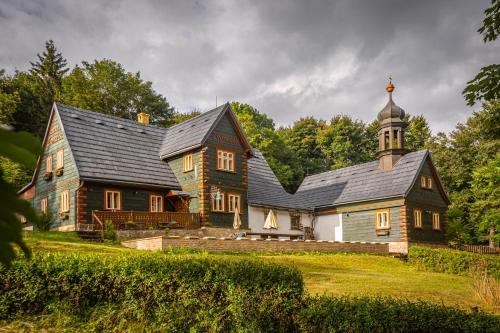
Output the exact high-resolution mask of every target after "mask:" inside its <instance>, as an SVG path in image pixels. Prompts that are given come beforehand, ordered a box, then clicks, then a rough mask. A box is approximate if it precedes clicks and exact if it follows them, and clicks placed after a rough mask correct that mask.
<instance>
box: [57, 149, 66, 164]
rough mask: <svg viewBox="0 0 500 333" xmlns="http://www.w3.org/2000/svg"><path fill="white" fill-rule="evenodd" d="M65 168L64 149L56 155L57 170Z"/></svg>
mask: <svg viewBox="0 0 500 333" xmlns="http://www.w3.org/2000/svg"><path fill="white" fill-rule="evenodd" d="M62 167H64V149H59V150H58V151H57V154H56V169H60V168H62Z"/></svg>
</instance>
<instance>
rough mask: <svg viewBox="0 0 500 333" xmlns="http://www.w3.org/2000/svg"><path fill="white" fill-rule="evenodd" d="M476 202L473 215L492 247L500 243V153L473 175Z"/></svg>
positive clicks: (472, 210)
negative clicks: (499, 232)
mask: <svg viewBox="0 0 500 333" xmlns="http://www.w3.org/2000/svg"><path fill="white" fill-rule="evenodd" d="M471 184H472V194H473V197H474V203H473V204H472V207H471V217H472V218H473V219H476V220H477V221H478V227H479V231H480V232H481V233H482V234H483V235H484V236H483V237H484V238H486V239H488V241H489V245H490V247H494V244H495V243H496V244H498V243H500V235H499V234H498V231H500V153H497V155H496V157H495V159H493V160H491V161H489V162H488V163H487V164H486V165H484V166H479V167H477V168H476V169H475V170H474V172H473V177H472V182H471Z"/></svg>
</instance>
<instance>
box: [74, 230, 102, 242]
mask: <svg viewBox="0 0 500 333" xmlns="http://www.w3.org/2000/svg"><path fill="white" fill-rule="evenodd" d="M76 233H77V235H78V237H80V238H81V239H83V240H86V241H90V242H98V243H101V242H102V241H103V239H102V235H101V232H100V231H87V230H79V231H77V232H76Z"/></svg>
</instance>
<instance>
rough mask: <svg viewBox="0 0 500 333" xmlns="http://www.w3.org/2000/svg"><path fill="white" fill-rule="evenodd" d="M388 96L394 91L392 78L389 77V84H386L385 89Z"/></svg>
mask: <svg viewBox="0 0 500 333" xmlns="http://www.w3.org/2000/svg"><path fill="white" fill-rule="evenodd" d="M385 90H387V92H388V93H389V94H392V92H393V91H394V85H393V84H392V77H391V76H389V83H388V84H387V87H386V88H385Z"/></svg>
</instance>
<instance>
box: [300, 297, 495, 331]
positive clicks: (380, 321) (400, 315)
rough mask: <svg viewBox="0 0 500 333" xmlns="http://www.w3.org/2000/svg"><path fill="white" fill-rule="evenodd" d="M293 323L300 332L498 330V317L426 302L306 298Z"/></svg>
mask: <svg viewBox="0 0 500 333" xmlns="http://www.w3.org/2000/svg"><path fill="white" fill-rule="evenodd" d="M296 323H297V325H298V327H299V329H300V331H303V332H498V328H499V327H500V317H498V316H493V315H489V314H486V313H483V312H472V313H467V312H464V311H460V310H458V309H455V308H450V307H444V306H439V305H435V304H431V303H426V302H409V301H405V300H395V299H371V298H332V297H325V296H322V297H310V298H308V299H307V300H306V302H305V306H304V307H303V308H302V310H300V311H299V313H298V315H297V317H296Z"/></svg>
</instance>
